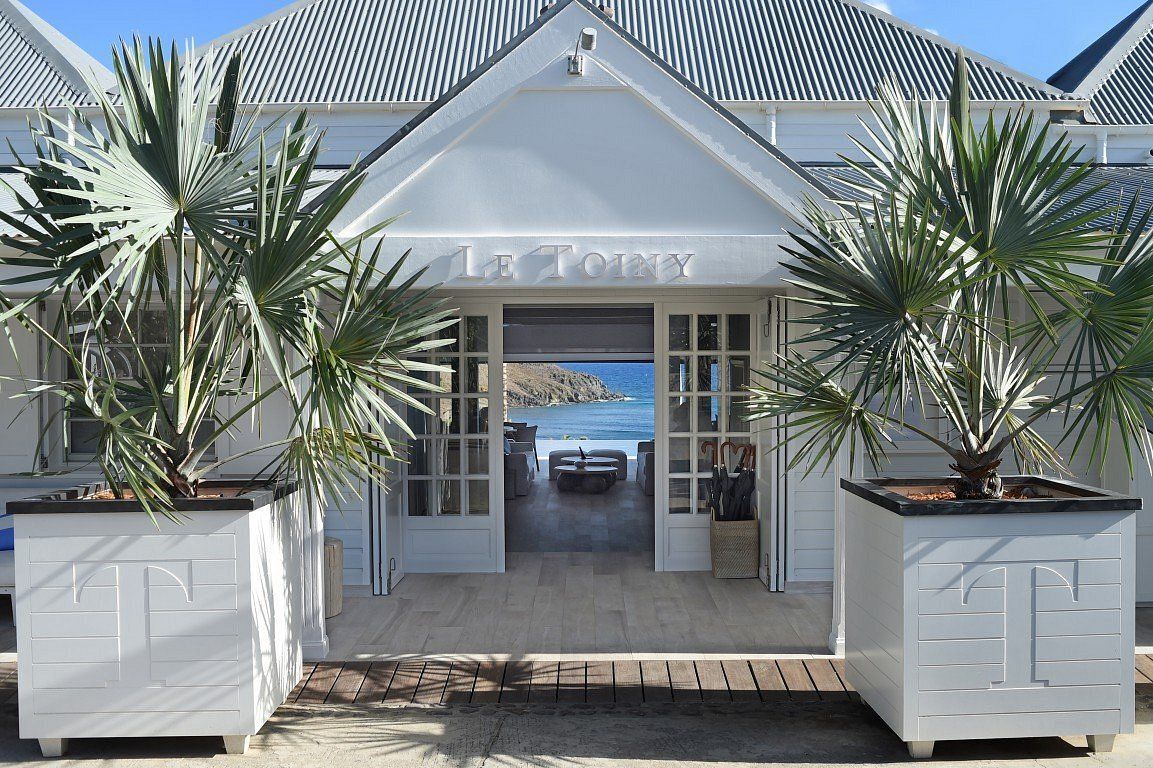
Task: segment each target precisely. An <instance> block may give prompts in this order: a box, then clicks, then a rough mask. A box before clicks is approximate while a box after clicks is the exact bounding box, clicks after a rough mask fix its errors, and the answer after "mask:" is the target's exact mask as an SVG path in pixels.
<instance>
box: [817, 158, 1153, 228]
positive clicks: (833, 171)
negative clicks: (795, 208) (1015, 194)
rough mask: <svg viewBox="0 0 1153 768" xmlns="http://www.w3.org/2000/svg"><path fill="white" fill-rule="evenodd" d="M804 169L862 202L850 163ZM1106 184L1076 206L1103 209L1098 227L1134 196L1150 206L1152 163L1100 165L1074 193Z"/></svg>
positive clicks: (1114, 219) (849, 198) (1112, 219)
mask: <svg viewBox="0 0 1153 768" xmlns="http://www.w3.org/2000/svg"><path fill="white" fill-rule="evenodd" d="M805 169H806V170H807V171H809V172H810V173H811V174H813V175H814V176H816V177H817V178H819V179H821V181H822V182H823V183H824V184H825V186H826V187H828V188H829V189H830V190H832V191H833V192H834V193H835V194H836V195H837V196H838V197H839V198H840V199H842V200H847V201H852V202H864V201H865V200H866V198H865V196H864V195H863V194H862V193H861V192H860V191H858V190H857V189H856V188H854V187H853V186H852V184H850V183H849V182H850V181H851V180H854V179H857V180H860V179H862V178H863V177H862V176H861V174H860V172H859V171H857V170H855V169H853V168H852V167H850V166H846V165H843V164H840V165H806V166H805ZM1098 184H1105V187H1104V188H1102V189H1101V190H1100V191H1099V192H1097V193H1095V194H1093V195H1091V196H1090V197H1089V198H1088V199H1086V200H1085V201H1084V202H1083V203H1081V204H1080V205H1079V206H1078V207H1077V211H1078V213H1081V212H1087V211H1097V210H1099V211H1106V212H1105V213H1103V214H1102V215H1101V216H1100V217H1099V218H1098V219H1097V220H1096V221H1095V222H1094V226H1096V227H1098V228H1101V229H1108V228H1112V227H1113V226H1115V225H1116V223H1117V220H1118V217H1119V216H1120V215H1121V214H1122V213H1123V211H1122V210H1120V208H1121V206H1122V205H1127V204H1128V202H1129V201H1130V200H1131V199H1133V198H1134V197H1139V203H1138V204H1139V205H1140V206H1141V207H1142V209H1147V208H1149V207H1151V206H1153V166H1135V165H1099V166H1097V167H1095V168H1094V169H1093V172H1092V174H1091V175H1090V176H1089V177H1088V178H1087V179H1086V181H1085V182H1083V183H1082V184H1081V185H1079V186H1078V187H1077V189H1076V191H1075V192H1074V193H1073V194H1079V193H1080V192H1082V191H1085V190H1088V189H1090V188H1092V187H1094V186H1095V185H1098Z"/></svg>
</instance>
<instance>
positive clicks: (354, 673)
mask: <svg viewBox="0 0 1153 768" xmlns="http://www.w3.org/2000/svg"><path fill="white" fill-rule="evenodd" d="M369 666H370V665H369V663H368V662H367V661H349V662H346V663H345V665H344V669H342V670H340V675H339V676H338V677H337V678H336V683H335V684H334V685H333V686H332V690H330V691H329V692H328V699H326V701H327V703H329V704H352V703H353V702H354V701H356V694H357V693H358V692H359V691H360V686H361V685H362V684H363V683H364V678H365V675H367V674H368V668H369Z"/></svg>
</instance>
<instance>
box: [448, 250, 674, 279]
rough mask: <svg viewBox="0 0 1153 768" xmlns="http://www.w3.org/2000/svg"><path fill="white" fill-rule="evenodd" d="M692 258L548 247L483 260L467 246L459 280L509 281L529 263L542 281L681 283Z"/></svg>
mask: <svg viewBox="0 0 1153 768" xmlns="http://www.w3.org/2000/svg"><path fill="white" fill-rule="evenodd" d="M694 255H695V254H692V253H637V252H631V253H624V252H619V251H616V252H608V251H606V252H604V253H602V252H600V251H587V252H585V253H578V252H577V251H576V250H575V249H574V248H573V246H572V245H561V244H551V243H550V244H544V245H541V246H540V247H539V248H536V249H535V250H533V251H531V252H529V253H526V254H523V255H522V256H515V255H513V254H511V253H494V254H492V255H491V256H483V255H480V254H477V253H475V252H474V250H473V247H472V246H471V245H462V246H460V256H461V265H462V271H461V274H460V277H461V279H464V280H484V279H486V278H496V279H499V280H512V279H515V278H516V277H517V272H518V267H519V266H520V265H521V264H522V263H523V262H529V261H531V262H532V266H533V267H534V268H541V269H545V270H547V272H546V277H548V278H549V279H552V280H562V279H564V278H566V277H583V278H586V279H589V280H600V279H602V278H603V279H609V280H660V279H662V278H664V279H669V280H683V279H685V278H687V277H688V276H689V273H688V267H689V262H690V261H692V258H693V256H694Z"/></svg>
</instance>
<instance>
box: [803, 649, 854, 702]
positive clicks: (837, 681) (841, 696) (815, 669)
mask: <svg viewBox="0 0 1153 768" xmlns="http://www.w3.org/2000/svg"><path fill="white" fill-rule="evenodd" d="M805 669H806V670H807V671H808V673H809V677H811V678H812V679H813V684H814V686H815V687H816V689H817V695H818V696H820V697H821V700H822V701H843V700H845V699H847V698H849V694H848V692H847V691H846V690H845V686H843V685H841V678H840V677H838V676H837V670H835V669H833V665H832V664H831V663H830V662H829V660H828V659H805Z"/></svg>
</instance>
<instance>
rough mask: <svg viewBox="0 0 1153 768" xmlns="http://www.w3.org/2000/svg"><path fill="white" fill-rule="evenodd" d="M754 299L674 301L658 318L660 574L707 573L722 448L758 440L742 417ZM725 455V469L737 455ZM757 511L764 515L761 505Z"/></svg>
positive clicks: (752, 354) (754, 340) (755, 329)
mask: <svg viewBox="0 0 1153 768" xmlns="http://www.w3.org/2000/svg"><path fill="white" fill-rule="evenodd" d="M759 330H760V323H759V314H758V309H757V305H756V304H754V303H751V302H731V303H729V302H716V303H712V302H710V303H700V304H696V303H693V304H689V303H677V304H664V305H660V311H659V312H658V313H657V381H658V385H657V389H658V401H657V434H658V436H659V439H658V447H657V459H656V460H657V462H658V466H661V467H662V468H663V471H662V472H660V473H659V475H658V489H657V497H656V498H657V532H656V534H657V558H656V560H657V569H658V570H668V571H687V570H709V568H710V567H711V558H710V554H709V509H708V505H707V498H708V480H709V478H710V477H711V475H712V469H713V463H714V457H715V456H716V455H717V452H718V451H721V450H722V448H723V447H724V446H726V444H734V445H739V444H750V443H755V442H756V436H755V435H754V433H753V431H752V428H751V427H750V425H749V424H748V423H747V422H746V421H745V420H744V419H743V418H742V416H743V414H744V413H745V409H746V405H745V404H746V403H747V399H748V396H747V393H746V392H745V388H746V387H747V386H748V384H749V382H750V377H751V372H752V370H753V368H754V366H755V365H756V364H757V361H758V359H759V357H758V337H759V335H760V333H759ZM726 454H727V455H725V456H724V458H725V460H726V461H727V462H728V464H729V466H730V467H733V466H734V465H735V462H736V459H737V456H736V453H735V452H732V451H726ZM758 506H762V511H763V505H758Z"/></svg>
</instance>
